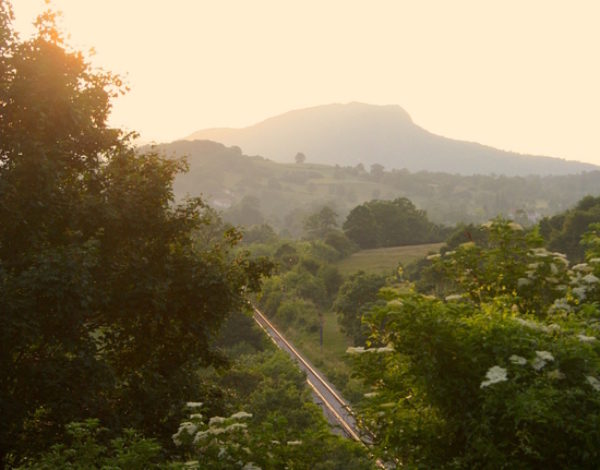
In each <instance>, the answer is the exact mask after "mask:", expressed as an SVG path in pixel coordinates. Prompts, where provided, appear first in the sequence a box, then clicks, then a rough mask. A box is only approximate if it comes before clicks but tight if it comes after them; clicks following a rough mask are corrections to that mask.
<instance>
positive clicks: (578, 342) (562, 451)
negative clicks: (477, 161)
mask: <svg viewBox="0 0 600 470" xmlns="http://www.w3.org/2000/svg"><path fill="white" fill-rule="evenodd" d="M487 230H490V243H489V244H488V245H487V246H478V245H474V244H473V245H468V246H462V247H459V248H458V249H457V250H456V251H455V252H453V253H446V254H444V255H443V256H440V257H439V258H438V259H434V260H433V262H434V263H439V267H440V268H441V269H444V270H445V271H444V272H445V273H446V275H447V276H448V285H449V286H453V287H454V293H450V292H451V291H450V290H447V291H446V295H444V296H443V297H442V298H436V297H432V296H425V295H421V294H418V293H416V292H414V291H411V292H409V293H404V294H401V293H400V291H398V292H396V293H394V292H393V291H392V290H391V289H386V291H385V293H383V295H384V296H385V298H386V300H387V304H386V305H382V306H377V307H375V308H374V309H372V310H371V312H370V313H369V314H368V315H367V316H366V317H365V320H366V322H367V325H368V326H369V328H370V331H371V335H370V338H369V341H368V343H367V348H365V349H364V350H360V349H358V350H357V351H352V352H354V353H357V352H358V353H357V354H354V355H353V357H354V358H355V359H354V360H355V365H356V369H357V371H358V374H359V375H360V376H361V377H363V378H364V379H365V381H366V382H367V384H369V385H370V386H371V388H372V390H371V391H370V392H369V393H368V394H367V396H365V399H364V403H363V420H364V422H365V424H366V425H367V426H368V427H369V428H370V429H371V430H372V431H374V433H375V436H376V445H377V448H378V450H379V451H380V452H381V454H382V456H383V457H384V458H386V457H387V460H390V461H391V460H393V459H400V460H401V461H402V462H403V463H404V464H405V465H408V466H409V467H410V466H415V467H418V468H421V467H423V468H474V467H485V468H566V467H568V468H592V467H594V466H595V465H596V464H597V462H598V461H600V434H599V433H598V422H599V421H600V341H599V340H598V339H597V338H596V336H597V335H598V332H597V330H598V326H599V325H600V323H599V320H600V312H599V311H598V308H597V304H596V303H593V302H591V299H595V298H597V297H594V296H595V293H594V292H595V291H594V289H595V284H596V282H595V280H594V278H592V277H588V278H586V277H585V276H588V274H592V271H590V270H589V269H588V268H587V267H585V266H580V267H579V268H578V269H575V267H574V268H572V269H569V266H568V262H566V260H565V259H564V258H563V257H562V256H561V255H559V254H556V253H548V252H547V251H545V250H543V248H542V247H539V246H532V243H533V242H532V240H534V238H530V237H531V236H530V235H525V234H523V232H522V231H521V230H520V229H519V228H518V227H511V226H510V224H509V223H508V222H506V221H495V222H492V223H491V224H490V226H489V227H488V228H487ZM535 243H537V241H535ZM534 263H537V265H536V266H531V264H534ZM552 266H554V268H553V267H552ZM586 266H587V265H586ZM548 277H555V278H556V279H557V281H558V282H556V283H553V282H548ZM520 279H527V280H528V281H529V282H528V283H524V282H523V281H520ZM519 284H521V285H519ZM561 285H562V286H564V288H562V287H561V288H557V287H558V286H561ZM580 288H584V289H582V290H585V297H583V296H578V295H577V294H576V292H577V289H580ZM378 346H379V347H383V346H385V347H386V351H385V353H384V354H364V353H363V354H361V352H367V351H377V349H378Z"/></svg>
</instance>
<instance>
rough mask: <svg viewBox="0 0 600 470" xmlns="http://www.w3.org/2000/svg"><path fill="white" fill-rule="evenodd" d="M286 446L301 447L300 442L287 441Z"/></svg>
mask: <svg viewBox="0 0 600 470" xmlns="http://www.w3.org/2000/svg"><path fill="white" fill-rule="evenodd" d="M287 445H288V446H299V445H302V441H300V440H295V441H287Z"/></svg>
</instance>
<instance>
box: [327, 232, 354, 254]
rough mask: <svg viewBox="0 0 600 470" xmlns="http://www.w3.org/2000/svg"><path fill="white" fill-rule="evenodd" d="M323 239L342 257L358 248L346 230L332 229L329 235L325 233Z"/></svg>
mask: <svg viewBox="0 0 600 470" xmlns="http://www.w3.org/2000/svg"><path fill="white" fill-rule="evenodd" d="M323 241H324V242H325V243H326V244H327V245H329V246H331V247H333V248H334V249H335V250H336V251H337V252H338V253H339V254H340V258H345V257H346V256H348V255H350V254H352V253H354V252H355V251H356V250H357V248H358V247H357V246H356V244H355V243H353V242H352V241H350V239H349V238H348V237H347V236H346V235H345V234H344V232H342V231H339V230H330V231H329V232H328V233H327V235H325V238H324V239H323Z"/></svg>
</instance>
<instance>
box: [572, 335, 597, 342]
mask: <svg viewBox="0 0 600 470" xmlns="http://www.w3.org/2000/svg"><path fill="white" fill-rule="evenodd" d="M577 338H578V339H579V341H581V342H582V343H592V342H594V341H596V337H595V336H586V335H583V334H581V335H577Z"/></svg>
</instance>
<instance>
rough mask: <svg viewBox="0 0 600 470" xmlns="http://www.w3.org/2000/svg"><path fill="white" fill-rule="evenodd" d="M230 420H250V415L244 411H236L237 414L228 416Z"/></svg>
mask: <svg viewBox="0 0 600 470" xmlns="http://www.w3.org/2000/svg"><path fill="white" fill-rule="evenodd" d="M230 418H233V419H246V418H252V413H246V412H245V411H238V412H237V413H234V414H232V415H231V416H230Z"/></svg>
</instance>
